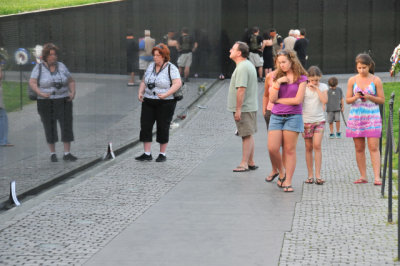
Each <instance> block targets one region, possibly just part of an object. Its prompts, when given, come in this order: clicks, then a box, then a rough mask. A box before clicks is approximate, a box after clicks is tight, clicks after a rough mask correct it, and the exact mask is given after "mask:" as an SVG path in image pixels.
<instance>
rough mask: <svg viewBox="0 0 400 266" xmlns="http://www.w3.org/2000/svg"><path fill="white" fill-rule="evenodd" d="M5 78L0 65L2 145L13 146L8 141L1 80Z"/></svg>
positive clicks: (0, 133)
mask: <svg viewBox="0 0 400 266" xmlns="http://www.w3.org/2000/svg"><path fill="white" fill-rule="evenodd" d="M2 79H3V72H2V70H1V66H0V146H2V147H11V146H14V145H12V144H10V143H8V117H7V112H6V109H5V106H4V101H3V88H2V86H1V80H2Z"/></svg>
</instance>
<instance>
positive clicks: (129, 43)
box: [126, 30, 139, 86]
mask: <svg viewBox="0 0 400 266" xmlns="http://www.w3.org/2000/svg"><path fill="white" fill-rule="evenodd" d="M138 52H139V45H138V43H137V42H136V40H135V37H134V36H133V33H132V31H131V30H128V33H127V34H126V62H127V65H126V69H127V71H128V73H129V74H130V79H129V82H128V86H134V85H135V72H136V71H137V70H138V68H139V66H138Z"/></svg>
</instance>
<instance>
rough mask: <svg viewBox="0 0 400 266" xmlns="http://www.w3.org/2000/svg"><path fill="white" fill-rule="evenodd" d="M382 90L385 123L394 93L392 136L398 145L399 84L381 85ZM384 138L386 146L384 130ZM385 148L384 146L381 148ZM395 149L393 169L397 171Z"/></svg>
mask: <svg viewBox="0 0 400 266" xmlns="http://www.w3.org/2000/svg"><path fill="white" fill-rule="evenodd" d="M383 90H384V91H385V115H386V118H385V121H386V123H387V121H388V118H389V101H390V95H391V94H392V92H393V91H394V92H395V98H394V108H393V131H394V136H395V143H396V144H397V145H398V143H399V108H400V82H388V83H384V84H383ZM382 135H383V137H384V141H383V142H384V144H383V145H386V129H384V132H383V133H382ZM383 147H385V146H383ZM395 149H396V148H394V150H393V159H394V160H393V168H394V169H397V166H398V159H399V155H398V154H395V153H394V152H395ZM382 156H385V154H382Z"/></svg>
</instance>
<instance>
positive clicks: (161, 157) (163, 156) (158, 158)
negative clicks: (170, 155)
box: [156, 154, 167, 163]
mask: <svg viewBox="0 0 400 266" xmlns="http://www.w3.org/2000/svg"><path fill="white" fill-rule="evenodd" d="M166 160H167V156H165V155H162V154H159V155H158V157H157V159H156V162H158V163H160V162H165V161H166Z"/></svg>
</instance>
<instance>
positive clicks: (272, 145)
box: [227, 41, 385, 192]
mask: <svg viewBox="0 0 400 266" xmlns="http://www.w3.org/2000/svg"><path fill="white" fill-rule="evenodd" d="M250 54H251V47H249V45H248V44H247V43H245V42H241V41H239V42H236V43H235V44H234V45H233V47H232V48H231V50H230V58H231V59H232V60H233V61H234V62H235V63H236V69H235V71H234V73H233V75H232V79H231V83H230V88H229V93H228V100H227V109H228V111H229V112H232V113H233V117H234V120H235V123H236V126H237V132H238V133H237V134H238V135H239V136H240V137H241V138H242V160H241V162H240V164H239V165H238V166H237V167H236V168H235V169H233V171H234V172H247V171H251V170H256V169H258V166H257V165H256V164H255V162H254V145H255V144H254V138H253V135H254V134H255V133H256V132H257V118H256V112H257V110H258V106H257V100H258V99H257V91H258V86H257V71H256V68H254V65H253V64H251V58H252V56H251V55H250ZM355 64H356V69H357V72H358V74H357V75H355V76H353V77H351V78H350V79H349V80H348V84H347V92H346V103H347V104H350V105H351V107H350V112H349V117H348V125H347V127H346V136H347V137H350V138H353V141H354V145H355V154H356V156H355V157H356V161H357V166H358V169H359V172H360V177H359V178H358V179H357V180H356V181H354V183H355V184H362V183H368V179H367V175H366V157H365V147H366V144H365V142H366V141H367V144H368V149H369V151H370V155H371V161H372V166H373V173H374V184H375V185H381V180H380V174H379V169H380V154H379V149H378V144H379V138H380V136H381V132H382V119H381V116H380V112H379V104H383V103H384V101H385V98H384V93H383V87H382V82H381V80H380V78H379V77H377V76H375V75H374V69H375V63H374V61H373V60H372V58H371V57H370V56H369V55H368V54H359V55H358V56H357V57H356V59H355ZM273 67H274V69H275V70H273V71H271V72H269V73H268V74H267V76H266V79H265V91H264V96H263V107H262V111H263V115H264V118H265V121H266V124H267V131H268V151H269V156H270V161H271V169H272V170H271V172H270V173H269V174H268V176H267V177H266V178H265V181H266V182H272V181H273V180H274V179H275V178H276V177H278V181H277V185H278V187H280V188H282V190H283V191H284V192H293V191H294V189H293V187H292V180H293V176H294V172H295V168H296V146H297V142H298V136H299V134H300V133H302V136H303V138H304V142H305V159H306V163H307V170H308V176H307V178H306V180H305V183H307V184H313V183H315V184H318V185H323V184H324V183H325V180H324V179H323V177H322V176H321V165H322V158H323V156H322V149H321V145H322V140H323V133H324V128H325V122H326V119H325V117H326V116H325V113H324V112H325V111H326V112H327V117H328V123H329V128H330V135H329V136H330V139H332V138H334V137H335V134H334V133H333V124H334V122H336V130H337V131H336V138H341V132H340V113H341V112H343V108H344V101H343V93H342V91H341V89H340V88H339V87H337V85H338V80H337V78H336V77H331V78H330V79H329V81H328V84H329V87H328V86H327V85H326V84H323V83H321V82H320V80H321V77H322V71H321V70H320V69H319V68H318V67H317V66H311V67H309V68H308V70H307V71H306V70H305V68H304V67H303V65H302V63H301V61H300V60H299V58H298V56H297V55H296V53H295V51H293V50H292V49H280V50H279V51H277V53H276V56H275V58H274V66H273Z"/></svg>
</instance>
